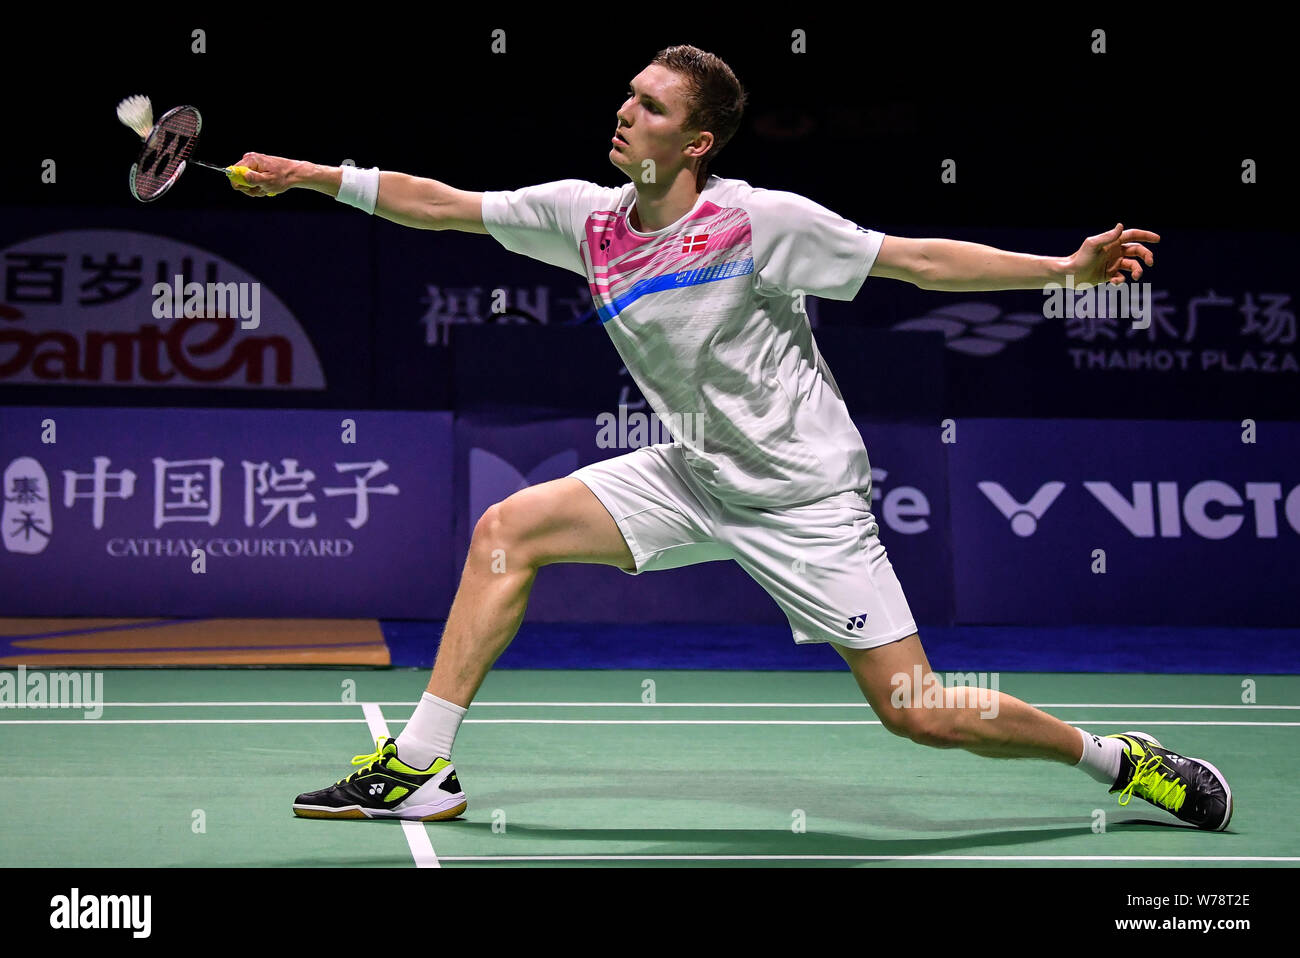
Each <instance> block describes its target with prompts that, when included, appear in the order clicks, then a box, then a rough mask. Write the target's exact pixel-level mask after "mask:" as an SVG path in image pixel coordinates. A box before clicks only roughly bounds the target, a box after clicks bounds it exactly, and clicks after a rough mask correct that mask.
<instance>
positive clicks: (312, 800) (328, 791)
mask: <svg viewBox="0 0 1300 958" xmlns="http://www.w3.org/2000/svg"><path fill="white" fill-rule="evenodd" d="M375 743H376V744H377V745H378V746H379V747H378V748H377V749H376V750H375V751H373V752H371V753H370V754H369V755H358V756H356V757H355V758H353V759H352V764H353V765H360V766H361V768H359V769H357V770H356V771H355V772H353V773H352V774H351V775H349V776H348V777H347V778H345V779H342V780H341V781H339V782H336V783H335V784H333V785H331V786H330V787H329V788H322V789H321V790H320V791H318V792H306V793H305V794H302V795H299V796H298V797H297V799H295V800H294V803H293V813H294V814H295V815H297V816H298V817H299V818H405V819H411V820H413V821H417V822H438V821H442V820H444V819H448V818H455V817H456V816H457V815H459V814H460V813H461V812H463V811H465V809H466V808H467V807H468V805H469V803H468V802H467V801H466V799H465V793H464V792H462V791H461V789H460V781H459V779H457V778H456V769H455V767H454V766H453V765H452V764H451V762H449V761H447V759H445V758H440V759H437V760H436V761H435V762H434V763H433V764H432V765H430V766H429V767H428V768H426V769H418V768H411V766H409V765H407V764H405V763H404V762H402V761H401V760H400V759H399V758H398V757H397V742H396V740H395V739H391V738H389V739H385V738H383V737H379V738H376V739H375Z"/></svg>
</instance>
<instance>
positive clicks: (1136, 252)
mask: <svg viewBox="0 0 1300 958" xmlns="http://www.w3.org/2000/svg"><path fill="white" fill-rule="evenodd" d="M1124 252H1125V254H1126V255H1128V256H1134V257H1137V258H1139V259H1141V260H1142V261H1143V262H1144V263H1146V264H1147V265H1148V266H1154V265H1155V262H1156V258H1155V255H1154V254H1153V253H1152V252H1151V250H1149V249H1147V248H1146V247H1145V246H1143V245H1142V244H1141V243H1125V244H1124Z"/></svg>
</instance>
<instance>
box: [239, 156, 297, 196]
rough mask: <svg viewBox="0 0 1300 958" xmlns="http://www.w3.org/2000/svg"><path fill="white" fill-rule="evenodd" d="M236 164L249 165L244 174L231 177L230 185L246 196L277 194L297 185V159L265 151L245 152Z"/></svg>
mask: <svg viewBox="0 0 1300 958" xmlns="http://www.w3.org/2000/svg"><path fill="white" fill-rule="evenodd" d="M235 165H236V166H242V167H247V168H248V172H247V173H244V174H243V175H242V176H239V175H236V176H231V177H230V185H231V186H232V187H233V188H234V189H236V190H238V191H239V192H241V193H243V194H244V195H246V196H275V195H276V194H277V193H283V192H284V191H285V190H287V189H289V188H290V187H292V186H294V185H296V183H297V176H296V173H297V170H298V166H299V163H298V161H297V160H289V159H286V158H285V157H283V156H266V155H265V154H263V153H245V154H244V155H243V157H242V158H241V159H240V161H239V162H238V163H237V164H235Z"/></svg>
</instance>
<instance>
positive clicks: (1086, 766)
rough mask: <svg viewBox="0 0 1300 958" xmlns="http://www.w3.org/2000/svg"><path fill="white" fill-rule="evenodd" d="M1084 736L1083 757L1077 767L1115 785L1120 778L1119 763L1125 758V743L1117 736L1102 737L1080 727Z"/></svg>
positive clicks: (1100, 780) (1081, 734)
mask: <svg viewBox="0 0 1300 958" xmlns="http://www.w3.org/2000/svg"><path fill="white" fill-rule="evenodd" d="M1079 735H1080V736H1082V737H1083V757H1082V758H1080V759H1079V761H1078V763H1077V764H1076V765H1075V768H1081V769H1083V770H1084V771H1085V772H1087V773H1088V774H1089V775H1091V776H1092V777H1093V778H1095V779H1096V780H1097V781H1099V782H1105V783H1106V785H1107V786H1110V785H1114V784H1115V779H1117V778H1119V763H1120V762H1121V761H1123V759H1124V743H1123V742H1121V741H1120V740H1119V739H1117V738H1102V737H1101V736H1100V735H1093V734H1092V733H1091V732H1085V731H1084V730H1083V729H1079Z"/></svg>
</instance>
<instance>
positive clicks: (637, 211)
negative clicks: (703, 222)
mask: <svg viewBox="0 0 1300 958" xmlns="http://www.w3.org/2000/svg"><path fill="white" fill-rule="evenodd" d="M699 198H700V194H699V193H698V192H697V191H696V189H695V177H694V175H687V176H679V177H677V179H676V180H675V181H674V182H673V183H672V184H671V185H669V186H668V187H666V188H665V187H664V186H662V185H661V184H657V183H637V184H636V205H635V206H634V207H633V208H632V215H631V217H630V221H631V223H632V228H633V229H634V230H637V231H638V232H640V233H654V232H657V231H659V230H661V229H663V228H664V227H665V226H671V225H672V224H673V223H676V222H677V221H678V220H679V219H681V218H682V217H683V216H685V215H686V214H687V213H689V212H690V211H691V209H692V208H693V207H694V206H695V202H696V200H698V199H699Z"/></svg>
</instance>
